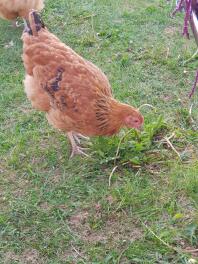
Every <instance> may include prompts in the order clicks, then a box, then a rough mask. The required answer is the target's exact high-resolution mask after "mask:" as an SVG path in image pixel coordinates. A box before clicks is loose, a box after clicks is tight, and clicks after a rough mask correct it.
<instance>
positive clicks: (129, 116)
mask: <svg viewBox="0 0 198 264" xmlns="http://www.w3.org/2000/svg"><path fill="white" fill-rule="evenodd" d="M143 123H144V118H143V116H142V114H141V113H140V112H139V111H138V110H137V109H135V108H133V107H131V109H130V111H127V113H126V115H125V117H124V125H125V126H126V127H128V128H136V129H140V128H141V127H142V125H143Z"/></svg>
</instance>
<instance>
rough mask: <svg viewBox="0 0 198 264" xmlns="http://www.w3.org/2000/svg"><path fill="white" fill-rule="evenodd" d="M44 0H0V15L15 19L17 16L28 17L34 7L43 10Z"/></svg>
mask: <svg viewBox="0 0 198 264" xmlns="http://www.w3.org/2000/svg"><path fill="white" fill-rule="evenodd" d="M43 2H44V0H0V17H1V18H4V19H8V20H13V22H14V23H15V24H16V21H15V19H16V18H17V17H23V18H28V15H29V12H30V10H32V9H35V10H38V11H41V10H42V8H43V7H44V4H43Z"/></svg>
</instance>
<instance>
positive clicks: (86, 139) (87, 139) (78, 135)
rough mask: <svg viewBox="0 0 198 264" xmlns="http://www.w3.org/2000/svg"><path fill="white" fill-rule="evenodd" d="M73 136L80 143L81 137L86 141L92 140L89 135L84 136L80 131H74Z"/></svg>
mask: <svg viewBox="0 0 198 264" xmlns="http://www.w3.org/2000/svg"><path fill="white" fill-rule="evenodd" d="M73 137H74V139H75V140H76V141H77V143H78V144H80V143H81V139H82V140H85V141H89V140H90V138H89V137H86V136H84V135H82V134H79V133H73Z"/></svg>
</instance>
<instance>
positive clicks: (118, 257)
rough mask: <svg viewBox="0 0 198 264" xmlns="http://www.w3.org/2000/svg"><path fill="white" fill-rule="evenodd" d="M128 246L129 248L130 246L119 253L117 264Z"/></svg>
mask: <svg viewBox="0 0 198 264" xmlns="http://www.w3.org/2000/svg"><path fill="white" fill-rule="evenodd" d="M129 246H130V244H129V245H128V247H126V248H124V249H123V250H122V251H121V253H120V255H119V257H118V259H117V264H120V260H121V258H122V256H123V254H124V252H125V251H127V249H128V248H129Z"/></svg>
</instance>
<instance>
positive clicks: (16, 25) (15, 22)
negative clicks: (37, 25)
mask: <svg viewBox="0 0 198 264" xmlns="http://www.w3.org/2000/svg"><path fill="white" fill-rule="evenodd" d="M21 25H22V24H19V22H18V21H17V20H16V19H14V20H12V26H13V28H19V27H20V26H21Z"/></svg>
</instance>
